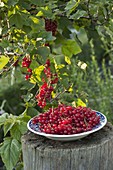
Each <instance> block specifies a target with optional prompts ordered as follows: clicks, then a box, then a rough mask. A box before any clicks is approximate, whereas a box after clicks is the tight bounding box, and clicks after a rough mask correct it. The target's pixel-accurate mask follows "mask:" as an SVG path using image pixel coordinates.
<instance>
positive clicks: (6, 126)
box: [4, 118, 15, 136]
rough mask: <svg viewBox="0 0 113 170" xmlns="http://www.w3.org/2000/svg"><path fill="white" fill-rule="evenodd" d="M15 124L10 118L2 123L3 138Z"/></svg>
mask: <svg viewBox="0 0 113 170" xmlns="http://www.w3.org/2000/svg"><path fill="white" fill-rule="evenodd" d="M14 124H15V120H14V119H12V118H9V119H7V120H6V121H5V123H4V136H5V135H6V134H7V133H8V132H9V131H10V130H11V128H12V127H13V125H14Z"/></svg>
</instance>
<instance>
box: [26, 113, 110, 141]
mask: <svg viewBox="0 0 113 170" xmlns="http://www.w3.org/2000/svg"><path fill="white" fill-rule="evenodd" d="M96 114H97V115H98V116H100V123H99V124H98V125H96V126H95V127H94V128H93V129H92V130H90V131H87V132H82V133H77V134H72V135H56V134H46V133H44V132H41V131H40V129H39V125H38V124H33V123H32V119H33V118H32V119H30V120H29V122H28V123H27V128H28V129H29V130H30V131H31V132H33V133H35V134H38V135H41V136H45V137H47V138H49V139H52V140H60V141H71V140H76V139H81V138H83V137H85V136H87V135H89V134H91V133H94V132H96V131H98V130H100V129H102V128H103V127H104V126H105V125H106V123H107V118H106V116H105V115H104V114H102V113H101V112H98V111H96Z"/></svg>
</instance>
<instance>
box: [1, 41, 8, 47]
mask: <svg viewBox="0 0 113 170" xmlns="http://www.w3.org/2000/svg"><path fill="white" fill-rule="evenodd" d="M0 46H1V47H2V48H7V47H8V46H9V41H8V40H2V41H1V42H0Z"/></svg>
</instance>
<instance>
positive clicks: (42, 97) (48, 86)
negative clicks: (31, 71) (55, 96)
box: [35, 59, 58, 108]
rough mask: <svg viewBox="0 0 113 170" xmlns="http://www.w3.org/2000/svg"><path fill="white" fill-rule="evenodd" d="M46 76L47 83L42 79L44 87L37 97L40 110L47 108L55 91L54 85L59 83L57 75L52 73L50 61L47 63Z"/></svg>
mask: <svg viewBox="0 0 113 170" xmlns="http://www.w3.org/2000/svg"><path fill="white" fill-rule="evenodd" d="M44 74H45V76H46V79H47V82H46V80H45V79H44V78H43V79H42V80H43V85H42V86H41V87H40V89H39V93H38V94H37V95H36V96H35V97H36V100H37V104H38V106H40V108H44V107H45V106H46V102H47V101H50V100H51V93H52V91H53V90H54V88H53V86H52V85H53V84H57V82H58V76H57V74H52V72H51V69H50V60H49V59H48V60H47V61H46V63H45V68H44Z"/></svg>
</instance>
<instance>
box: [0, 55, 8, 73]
mask: <svg viewBox="0 0 113 170" xmlns="http://www.w3.org/2000/svg"><path fill="white" fill-rule="evenodd" d="M8 62H9V57H5V56H3V55H2V56H0V70H1V69H3V68H4V66H5V65H6V64H7V63H8Z"/></svg>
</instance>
